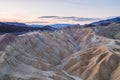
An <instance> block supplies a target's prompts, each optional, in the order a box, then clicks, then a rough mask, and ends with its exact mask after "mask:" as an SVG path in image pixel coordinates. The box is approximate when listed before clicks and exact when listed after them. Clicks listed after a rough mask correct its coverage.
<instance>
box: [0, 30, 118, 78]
mask: <svg viewBox="0 0 120 80" xmlns="http://www.w3.org/2000/svg"><path fill="white" fill-rule="evenodd" d="M6 38H7V39H6ZM0 42H1V44H0V80H119V79H120V78H119V76H120V73H119V71H120V70H119V69H120V41H119V40H115V39H109V38H106V37H103V35H101V36H98V35H97V33H96V32H95V30H94V29H93V28H66V29H61V30H58V31H55V32H47V31H44V32H41V31H35V32H28V33H25V34H22V35H16V36H15V35H11V34H7V35H1V36H0ZM80 78H81V79H80Z"/></svg>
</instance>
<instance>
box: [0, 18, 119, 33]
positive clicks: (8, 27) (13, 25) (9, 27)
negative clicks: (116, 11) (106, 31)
mask: <svg viewBox="0 0 120 80" xmlns="http://www.w3.org/2000/svg"><path fill="white" fill-rule="evenodd" d="M111 23H120V17H116V18H112V19H107V20H101V21H98V22H93V23H91V24H86V25H83V26H84V27H95V26H106V25H109V24H111ZM75 25H76V24H52V25H37V24H36V25H28V24H25V23H18V22H0V33H13V32H15V33H16V32H28V31H34V30H40V31H44V30H47V31H55V30H57V29H60V28H66V27H74V26H75ZM79 26H80V25H79ZM80 27H81V26H80Z"/></svg>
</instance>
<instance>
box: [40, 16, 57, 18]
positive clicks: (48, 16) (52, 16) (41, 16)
mask: <svg viewBox="0 0 120 80" xmlns="http://www.w3.org/2000/svg"><path fill="white" fill-rule="evenodd" d="M38 18H59V16H41V17H38Z"/></svg>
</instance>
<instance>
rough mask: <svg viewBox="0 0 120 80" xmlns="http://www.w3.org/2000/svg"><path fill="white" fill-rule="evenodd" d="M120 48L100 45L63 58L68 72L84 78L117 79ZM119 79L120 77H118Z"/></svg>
mask: <svg viewBox="0 0 120 80" xmlns="http://www.w3.org/2000/svg"><path fill="white" fill-rule="evenodd" d="M116 49H118V50H120V48H119V47H118V48H115V47H114V48H113V47H112V48H111V47H110V46H105V45H100V46H96V47H92V48H88V49H86V50H84V51H79V52H77V53H74V54H72V55H71V56H69V57H67V58H65V59H64V60H63V64H62V65H61V67H63V69H64V70H66V71H67V72H68V73H70V74H73V75H76V76H80V77H81V78H82V79H83V80H116V78H117V76H120V75H119V74H117V75H116V73H119V70H118V69H119V64H120V61H119V59H120V55H119V51H117V50H116ZM118 80H119V78H118Z"/></svg>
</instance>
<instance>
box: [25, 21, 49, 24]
mask: <svg viewBox="0 0 120 80" xmlns="http://www.w3.org/2000/svg"><path fill="white" fill-rule="evenodd" d="M25 23H30V24H32V23H34V24H38V23H49V22H47V21H30V22H25Z"/></svg>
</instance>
